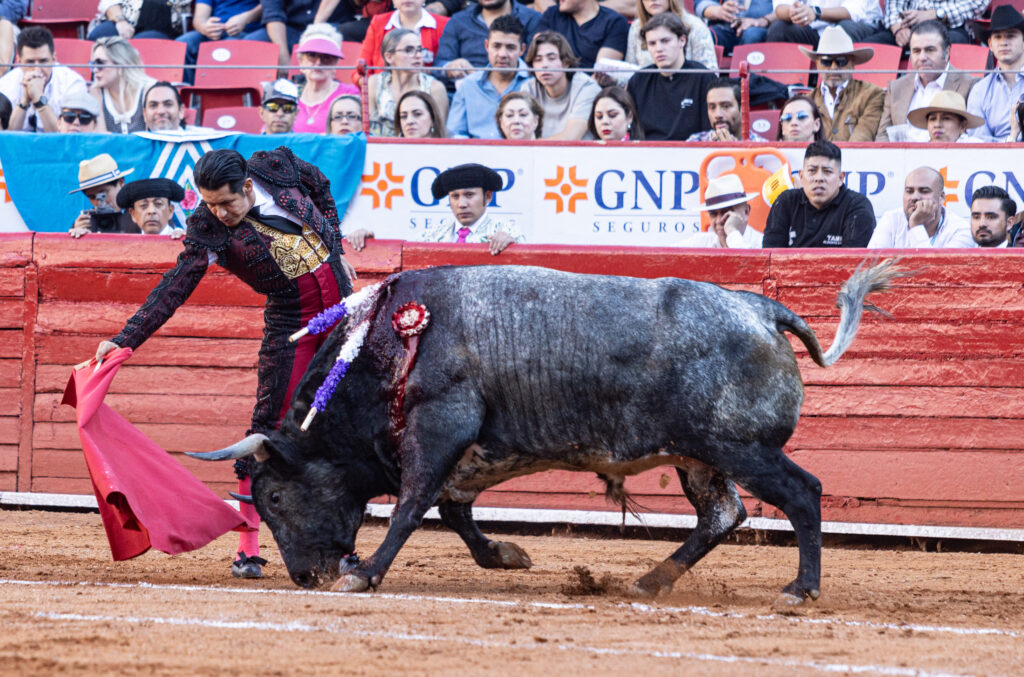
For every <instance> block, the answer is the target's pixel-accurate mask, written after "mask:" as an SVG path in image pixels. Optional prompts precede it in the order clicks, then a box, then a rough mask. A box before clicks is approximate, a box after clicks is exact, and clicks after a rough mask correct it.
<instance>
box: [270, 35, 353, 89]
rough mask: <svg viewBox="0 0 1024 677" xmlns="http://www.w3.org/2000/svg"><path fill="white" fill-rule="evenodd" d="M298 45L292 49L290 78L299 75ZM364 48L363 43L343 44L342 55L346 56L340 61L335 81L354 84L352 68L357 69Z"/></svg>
mask: <svg viewBox="0 0 1024 677" xmlns="http://www.w3.org/2000/svg"><path fill="white" fill-rule="evenodd" d="M297 48H298V45H296V46H295V47H293V48H292V59H291V67H290V68H289V70H288V77H293V76H295V75H298V74H299V55H298V53H297V52H296V51H295V50H296V49H297ZM362 48H363V43H361V42H343V43H341V53H342V54H343V55H344V56H342V57H341V59H340V60H339V61H338V70H337V71H336V73H335V75H334V79H335V80H337V81H338V82H352V68H355V65H356V63H357V62H358V61H359V52H360V50H361V49H362ZM343 66H349V68H343Z"/></svg>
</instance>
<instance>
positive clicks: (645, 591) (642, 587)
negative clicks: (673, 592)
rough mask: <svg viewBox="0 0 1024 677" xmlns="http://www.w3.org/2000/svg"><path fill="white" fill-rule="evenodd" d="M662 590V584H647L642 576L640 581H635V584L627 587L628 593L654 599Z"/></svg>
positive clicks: (641, 597)
mask: <svg viewBox="0 0 1024 677" xmlns="http://www.w3.org/2000/svg"><path fill="white" fill-rule="evenodd" d="M670 587H671V586H670ZM661 590H662V589H661V587H660V586H651V585H649V584H645V583H644V579H643V578H641V579H640V580H638V581H633V585H631V586H629V587H628V588H626V595H628V596H629V597H636V598H637V599H654V598H655V597H657V596H658V593H660V592H661Z"/></svg>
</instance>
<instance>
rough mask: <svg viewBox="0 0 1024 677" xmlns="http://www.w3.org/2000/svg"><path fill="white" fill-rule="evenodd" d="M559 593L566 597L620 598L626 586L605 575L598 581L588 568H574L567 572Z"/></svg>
mask: <svg viewBox="0 0 1024 677" xmlns="http://www.w3.org/2000/svg"><path fill="white" fill-rule="evenodd" d="M561 591H562V594H563V595H566V596H568V597H591V596H596V595H618V596H622V595H625V593H626V586H624V585H623V584H622V582H621V581H619V580H618V579H617V578H615V577H614V576H611V575H610V574H605V575H604V576H601V579H600V580H598V579H596V578H594V574H592V573H591V572H590V569H589V568H588V567H585V566H574V567H573V568H572V571H570V572H569V580H568V581H566V582H565V583H563V584H562V588H561Z"/></svg>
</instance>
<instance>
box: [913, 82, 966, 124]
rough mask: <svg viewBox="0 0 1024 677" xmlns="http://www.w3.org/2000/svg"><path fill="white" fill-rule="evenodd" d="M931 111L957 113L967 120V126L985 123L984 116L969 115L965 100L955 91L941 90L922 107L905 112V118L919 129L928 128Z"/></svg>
mask: <svg viewBox="0 0 1024 677" xmlns="http://www.w3.org/2000/svg"><path fill="white" fill-rule="evenodd" d="M932 113H952V114H954V115H959V116H960V117H962V118H963V119H964V120H966V121H967V128H968V129H973V128H975V127H980V126H982V125H983V124H985V120H984V118H980V117H978V116H977V115H971V114H970V113H968V112H967V102H966V101H964V97H963V95H961V94H958V93H957V92H953V91H950V90H946V89H944V90H942V91H940V92H938V93H936V94H935V96H933V97H932V102H931V103H930V104H928V105H927V106H925V107H924V108H917V109H915V110H912V111H910V112H909V113H907V120H908V121H909V122H910V124H912V125H914V126H915V127H920V128H921V129H927V128H928V116H929V115H931V114H932Z"/></svg>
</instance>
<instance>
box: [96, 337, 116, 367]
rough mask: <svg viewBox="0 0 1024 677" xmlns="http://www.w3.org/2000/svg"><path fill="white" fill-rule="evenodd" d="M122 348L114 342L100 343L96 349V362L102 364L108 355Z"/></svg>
mask: <svg viewBox="0 0 1024 677" xmlns="http://www.w3.org/2000/svg"><path fill="white" fill-rule="evenodd" d="M120 347H121V346H119V345H117V344H116V343H114V342H113V341H100V345H99V347H98V348H96V361H97V362H101V361H103V358H104V357H105V356H106V354H107V353H110V352H113V351H115V350H117V349H119V348H120Z"/></svg>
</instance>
